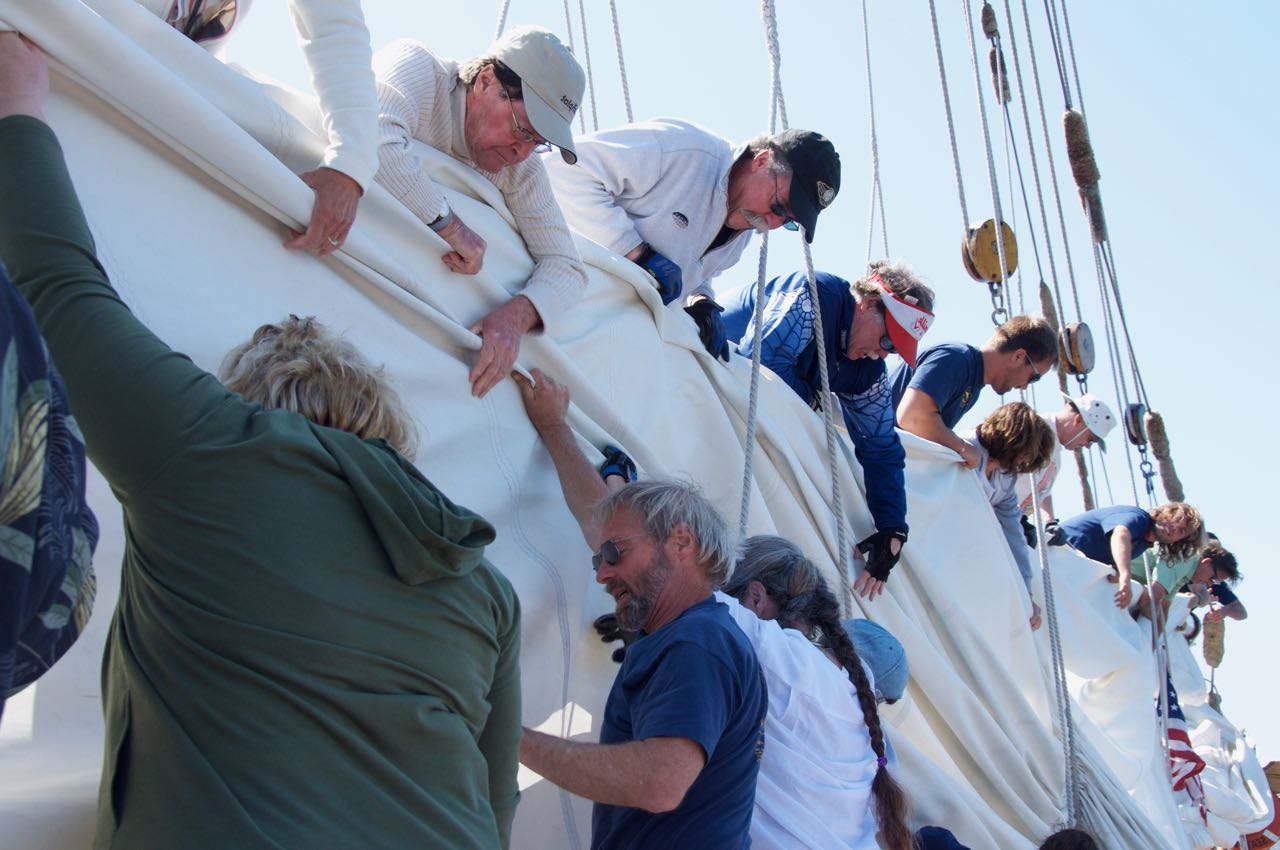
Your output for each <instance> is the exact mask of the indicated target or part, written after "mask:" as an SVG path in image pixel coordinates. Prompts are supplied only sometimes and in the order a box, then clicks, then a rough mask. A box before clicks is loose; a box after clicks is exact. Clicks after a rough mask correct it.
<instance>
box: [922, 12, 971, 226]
mask: <svg viewBox="0 0 1280 850" xmlns="http://www.w3.org/2000/svg"><path fill="white" fill-rule="evenodd" d="M929 19H930V20H931V21H932V23H933V49H934V52H935V53H937V55H938V77H939V79H940V80H941V82H942V107H943V111H944V112H945V113H946V116H947V135H948V136H949V137H950V139H951V167H952V168H953V169H954V170H955V174H956V193H957V194H958V195H959V196H960V232H961V234H963V236H964V238H965V239H968V238H969V207H968V204H966V203H965V198H964V179H963V178H962V177H961V174H960V146H959V145H958V144H957V143H956V125H955V120H954V119H953V118H952V115H951V93H950V91H949V90H948V89H947V68H946V65H945V64H944V63H943V61H942V35H941V34H940V33H939V32H938V9H937V6H936V5H935V2H934V0H929Z"/></svg>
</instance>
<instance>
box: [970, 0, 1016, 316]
mask: <svg viewBox="0 0 1280 850" xmlns="http://www.w3.org/2000/svg"><path fill="white" fill-rule="evenodd" d="M961 2H962V3H963V4H964V17H965V24H966V25H967V29H968V31H969V55H970V57H971V59H972V61H973V81H974V83H975V85H976V86H977V90H978V117H979V118H980V119H981V124H982V142H983V147H984V149H985V151H986V154H987V180H988V182H990V184H991V208H992V210H993V211H994V212H995V218H996V256H997V257H998V258H999V260H1000V277H1001V280H1002V281H1003V280H1004V279H1005V278H1007V277H1008V269H1009V264H1008V261H1007V260H1006V259H1005V246H1004V228H1003V227H1001V226H1000V225H1001V223H1002V222H1003V221H1004V213H1003V211H1002V210H1001V209H1000V183H999V180H998V179H997V177H996V158H995V153H994V152H993V151H992V147H991V127H990V125H989V124H988V123H987V102H986V96H985V95H984V94H983V86H982V65H981V63H979V61H978V42H977V39H975V37H974V34H973V12H972V10H971V9H970V6H969V0H961ZM994 43H995V44H996V45H997V46H999V38H998V37H997V38H996V39H994ZM991 286H992V288H993V296H994V294H995V289H996V288H999V289H1003V288H1004V284H1003V282H1001V283H993V284H991ZM992 318H993V319H994V318H995V317H994V316H993V317H992ZM996 324H999V323H998V322H997V323H996Z"/></svg>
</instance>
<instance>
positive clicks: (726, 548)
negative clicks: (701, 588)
mask: <svg viewBox="0 0 1280 850" xmlns="http://www.w3.org/2000/svg"><path fill="white" fill-rule="evenodd" d="M628 509H630V510H634V511H636V512H637V513H639V514H640V516H641V517H643V518H644V529H645V533H646V534H648V535H649V536H650V537H651V538H653V539H654V540H657V541H659V542H662V541H664V540H666V539H667V538H668V537H670V536H671V534H672V532H674V531H675V530H676V529H677V528H678V527H679V526H681V525H683V526H685V527H686V528H688V529H689V531H690V533H692V534H693V536H694V537H695V538H697V540H698V563H700V564H701V565H702V566H703V569H705V570H706V572H707V580H708V581H709V582H711V586H712V587H719V586H720V585H721V584H722V583H723V582H724V580H725V578H726V577H727V576H728V575H729V567H730V566H731V564H732V561H733V541H732V538H731V537H730V536H729V529H728V527H727V526H726V525H725V523H724V520H723V519H721V518H720V514H719V513H718V512H717V511H716V509H715V507H714V506H713V505H712V504H711V503H710V502H709V501H707V498H706V496H703V495H702V492H701V491H700V490H699V489H698V487H697V485H695V484H692V483H689V482H684V481H673V480H669V479H668V480H663V479H649V480H646V481H632V482H631V483H630V484H627V485H626V486H625V487H623V488H622V489H620V490H617V491H616V492H613V493H610V494H609V495H608V496H606V497H605V498H604V499H602V500H601V501H600V503H599V504H597V505H596V518H597V519H598V520H600V521H604V520H606V519H608V518H609V517H611V516H613V515H614V514H616V513H617V512H618V511H620V510H628Z"/></svg>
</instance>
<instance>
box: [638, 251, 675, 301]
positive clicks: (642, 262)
mask: <svg viewBox="0 0 1280 850" xmlns="http://www.w3.org/2000/svg"><path fill="white" fill-rule="evenodd" d="M636 264H637V265H638V266H640V268H642V269H644V270H645V271H647V272H648V273H649V274H650V276H651V277H653V279H654V281H655V282H656V283H657V284H658V295H659V296H661V298H662V303H663V304H670V303H671V302H672V301H675V300H676V299H677V298H679V297H680V293H681V292H683V291H684V276H683V275H682V274H681V272H680V267H679V266H677V265H676V264H675V263H673V262H671V260H670V259H669V258H667V257H664V256H662V255H661V254H659V253H658V252H657V251H655V250H653V249H652V248H650V247H649V246H648V245H645V246H644V251H643V252H641V254H640V257H639V258H638V259H637V260H636Z"/></svg>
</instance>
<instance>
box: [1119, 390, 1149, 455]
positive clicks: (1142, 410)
mask: <svg viewBox="0 0 1280 850" xmlns="http://www.w3.org/2000/svg"><path fill="white" fill-rule="evenodd" d="M1146 419H1147V406H1146V405H1145V404H1142V403H1141V402H1137V401H1135V402H1132V403H1131V404H1129V405H1127V406H1126V407H1125V409H1124V433H1125V436H1127V437H1128V438H1129V442H1130V443H1133V444H1134V445H1135V446H1145V445H1146V444H1147V423H1146Z"/></svg>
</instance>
